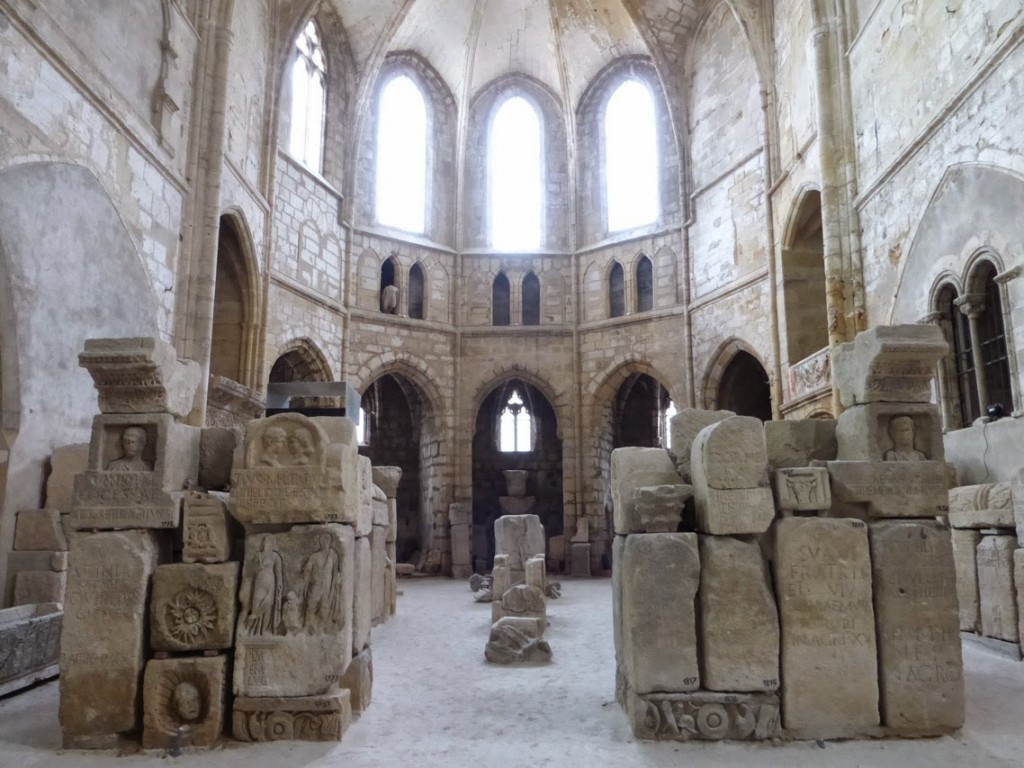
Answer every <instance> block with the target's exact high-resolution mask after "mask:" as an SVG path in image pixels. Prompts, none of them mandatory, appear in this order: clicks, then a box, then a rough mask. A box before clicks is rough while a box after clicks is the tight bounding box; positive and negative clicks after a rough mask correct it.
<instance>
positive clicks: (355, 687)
mask: <svg viewBox="0 0 1024 768" xmlns="http://www.w3.org/2000/svg"><path fill="white" fill-rule="evenodd" d="M341 687H342V688H345V689H347V690H348V691H349V693H350V697H349V699H350V701H351V702H352V713H353V714H361V713H363V712H365V711H366V709H367V708H368V707H369V706H370V701H371V699H372V698H373V651H372V650H371V648H370V646H369V645H367V646H366V647H365V648H363V649H362V650H361V651H359V653H357V654H356V655H355V656H353V657H352V661H351V662H350V663H349V665H348V669H346V670H345V674H344V675H342V676H341Z"/></svg>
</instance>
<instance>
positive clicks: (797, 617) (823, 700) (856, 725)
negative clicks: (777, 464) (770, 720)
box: [773, 517, 879, 739]
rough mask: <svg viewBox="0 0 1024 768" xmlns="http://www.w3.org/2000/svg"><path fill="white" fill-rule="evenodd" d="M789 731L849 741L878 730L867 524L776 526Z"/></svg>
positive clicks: (789, 521) (802, 521) (808, 521)
mask: <svg viewBox="0 0 1024 768" xmlns="http://www.w3.org/2000/svg"><path fill="white" fill-rule="evenodd" d="M773 565H774V569H775V584H776V590H777V596H778V603H779V620H780V624H781V627H782V702H783V707H784V718H783V719H784V722H785V724H786V730H787V732H791V733H793V735H795V736H798V737H800V738H818V739H824V738H844V737H850V736H855V735H857V734H859V733H863V732H864V730H865V729H868V728H872V727H874V726H877V725H878V724H879V714H878V666H877V658H876V641H875V616H874V609H873V607H872V590H871V557H870V554H869V551H868V536H867V526H866V525H865V524H864V523H863V522H861V521H859V520H848V519H842V520H839V519H835V520H833V519H824V518H807V517H790V518H786V519H783V520H779V521H778V522H777V523H776V526H775V558H774V562H773Z"/></svg>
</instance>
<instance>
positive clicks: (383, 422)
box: [359, 373, 431, 564]
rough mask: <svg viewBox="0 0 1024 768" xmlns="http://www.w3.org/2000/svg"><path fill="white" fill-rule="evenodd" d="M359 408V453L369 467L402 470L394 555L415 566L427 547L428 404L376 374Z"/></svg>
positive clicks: (410, 386) (405, 383)
mask: <svg viewBox="0 0 1024 768" xmlns="http://www.w3.org/2000/svg"><path fill="white" fill-rule="evenodd" d="M362 410H363V416H364V417H365V419H366V424H365V426H364V428H363V430H362V434H363V443H362V444H361V445H360V446H359V453H360V454H361V455H363V456H366V457H368V458H369V459H370V461H372V462H373V464H374V466H385V467H400V468H401V470H402V479H401V480H400V481H399V483H398V496H397V501H398V532H397V539H396V541H395V556H396V557H397V561H398V562H400V563H410V562H411V563H417V561H418V560H420V559H421V558H422V557H424V556H425V554H426V552H427V549H428V547H429V544H430V525H431V519H430V501H429V499H430V497H429V493H430V488H429V485H430V476H431V470H430V466H425V459H424V455H425V453H426V452H427V451H428V446H429V444H430V442H431V435H430V434H429V429H430V428H429V425H428V421H429V420H428V419H427V416H428V412H429V410H430V406H429V403H428V401H427V399H426V397H425V396H424V394H423V392H422V391H421V390H420V388H419V387H418V386H417V385H416V384H415V383H414V382H412V381H411V380H410V379H409V378H407V377H406V376H403V375H402V374H400V373H391V374H385V375H383V376H380V377H379V378H377V379H375V380H374V381H373V383H371V384H370V385H369V386H368V387H367V388H366V391H365V392H363V396H362ZM417 564H418V563H417Z"/></svg>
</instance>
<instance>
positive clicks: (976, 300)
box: [954, 293, 988, 409]
mask: <svg viewBox="0 0 1024 768" xmlns="http://www.w3.org/2000/svg"><path fill="white" fill-rule="evenodd" d="M954 304H956V306H957V307H958V308H959V310H960V311H961V312H963V313H964V315H966V316H967V324H968V326H969V327H970V329H971V356H972V362H973V363H974V381H975V383H976V385H977V387H978V401H979V402H978V405H979V406H980V407H981V408H982V409H984V408H985V406H986V405H988V382H987V381H986V380H985V357H984V355H982V352H981V332H980V331H979V330H978V318H979V317H981V313H982V312H984V311H985V294H983V293H965V294H964V295H963V296H961V297H960V298H959V299H957V300H956V301H955V302H954Z"/></svg>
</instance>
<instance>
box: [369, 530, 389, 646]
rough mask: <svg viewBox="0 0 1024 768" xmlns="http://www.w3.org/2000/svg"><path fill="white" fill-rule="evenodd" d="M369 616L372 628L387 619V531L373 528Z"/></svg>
mask: <svg viewBox="0 0 1024 768" xmlns="http://www.w3.org/2000/svg"><path fill="white" fill-rule="evenodd" d="M369 538H370V615H371V617H372V621H373V624H374V626H376V625H377V624H381V623H382V622H383V621H384V620H385V619H386V618H387V604H388V597H387V561H388V549H387V529H386V528H382V527H381V526H379V525H375V526H373V531H372V532H371V533H370V537H369Z"/></svg>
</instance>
